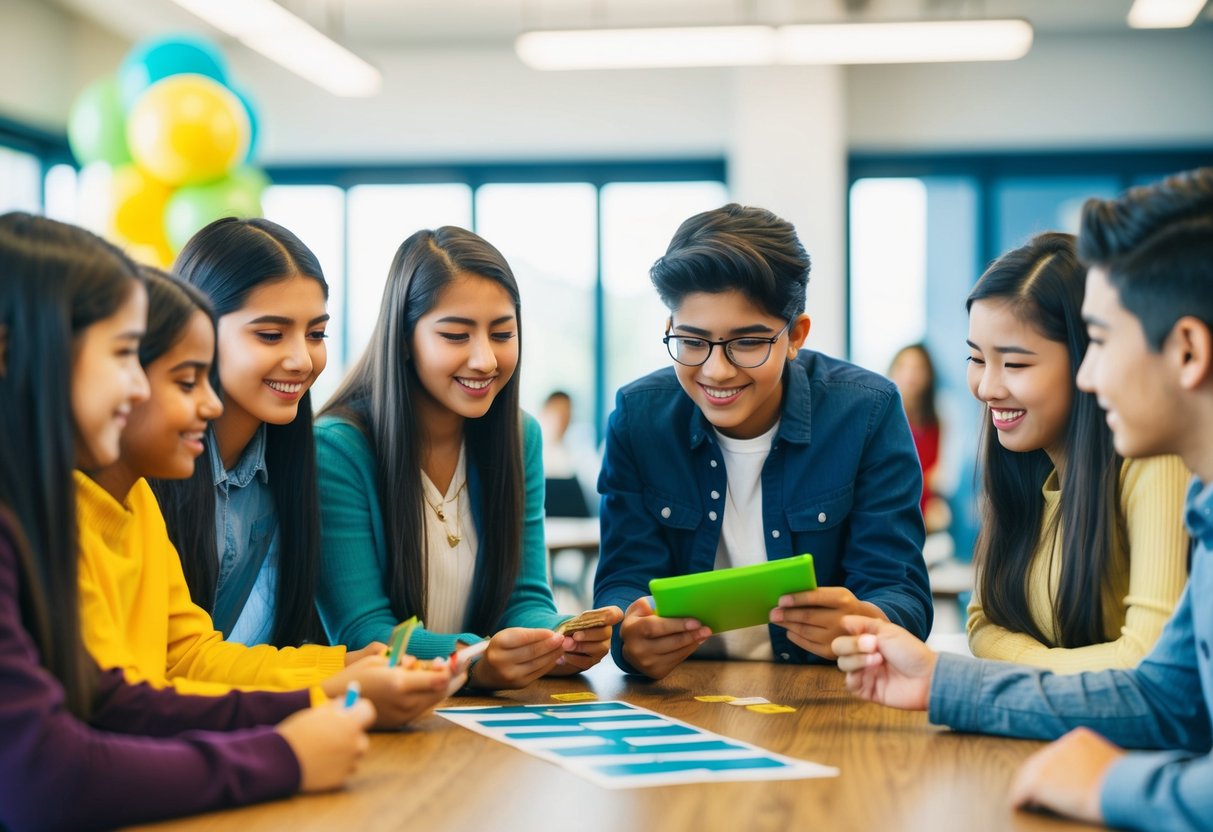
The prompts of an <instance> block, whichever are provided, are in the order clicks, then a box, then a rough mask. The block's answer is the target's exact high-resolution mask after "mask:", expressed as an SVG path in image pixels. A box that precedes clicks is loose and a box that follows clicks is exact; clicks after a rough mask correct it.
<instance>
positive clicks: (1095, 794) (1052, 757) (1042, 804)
mask: <svg viewBox="0 0 1213 832" xmlns="http://www.w3.org/2000/svg"><path fill="white" fill-rule="evenodd" d="M1124 754H1125V752H1124V751H1122V750H1121V749H1120V748H1118V747H1117V746H1115V745H1113V744H1112V743H1110V742H1108V741H1107V740H1106V739H1104V738H1103V737H1101V736H1100V735H1099V734H1096V733H1095V732H1094V731H1091V730H1090V729H1087V728H1076V729H1074V730H1073V731H1071V732H1070V733H1068V734H1066V735H1065V736H1064V737H1062V738H1061V739H1059V740H1057V741H1056V742H1053V743H1050V744H1049V745H1046V746H1045V747H1044V748H1042V749H1041V750H1040V751H1037V752H1036V753H1035V754H1033V755H1032V756H1031V757H1029V758H1028V759H1027V760H1025V761H1024V764H1023V765H1022V766H1020V768H1019V772H1018V773H1017V774H1016V775H1015V780H1014V782H1013V783H1012V784H1011V805H1013V806H1015V807H1016V808H1017V809H1048V810H1050V811H1053V812H1057V813H1058V814H1061V815H1065V816H1066V817H1068V818H1077V819H1078V820H1085V821H1088V822H1090V823H1103V813H1102V812H1101V811H1100V808H1099V798H1100V793H1101V792H1102V790H1103V781H1104V778H1105V777H1106V776H1107V774H1108V769H1109V768H1111V767H1112V764H1113V763H1115V762H1116V761H1117V760H1119V759H1120V758H1121V757H1123V756H1124Z"/></svg>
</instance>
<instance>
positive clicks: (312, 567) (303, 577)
mask: <svg viewBox="0 0 1213 832" xmlns="http://www.w3.org/2000/svg"><path fill="white" fill-rule="evenodd" d="M173 270H174V272H176V274H177V275H178V276H179V277H180V278H181V279H182V280H185V281H187V282H188V283H190V284H192V285H194V286H196V287H197V288H198V289H200V290H201V291H202V292H204V293H205V294H206V296H207V297H209V298H210V301H211V303H212V304H213V306H214V313H215V317H216V319H218V318H222V317H223V316H224V315H227V314H229V313H231V312H235V311H236V310H238V309H240V308H241V307H242V306H243V305H244V303H245V302H246V300H247V299H248V296H249V294H250V293H251V292H252V291H253V290H254V289H257V288H258V287H260V286H263V285H266V284H269V283H276V282H278V281H280V280H284V279H286V278H289V277H295V276H302V277H308V278H311V279H312V280H315V281H316V282H318V283H319V284H320V286H321V288H322V289H323V290H324V297H325V299H326V300H327V298H328V292H329V290H328V283H327V282H325V279H324V272H323V271H322V270H321V268H320V262H319V261H318V260H317V259H316V256H315V255H314V254H312V252H311V250H309V249H308V247H307V246H305V245H304V244H303V243H302V242H300V240H299V238H298V237H296V236H295V235H294V234H292V233H291V232H290V231H287V230H286V229H285V228H283V227H282V226H280V225H278V224H277V223H273V222H270V221H269V220H264V219H251V220H238V219H234V218H231V217H229V218H227V219H221V220H216V221H215V222H213V223H211V224H210V225H208V226H207V227H206V228H203V229H202V230H201V231H199V232H198V233H197V234H195V235H194V236H193V237H192V238H191V239H190V241H189V242H188V243H186V244H185V248H183V249H182V250H181V254H179V255H178V257H177V262H176V263H175V264H174V267H173ZM218 351H219V352H222V348H221V347H220V349H219V350H218ZM218 363H219V362H216V364H215V368H214V369H213V370H212V375H211V383H212V386H214V388H215V390H216V391H218V392H219V394H220V396H222V387H221V385H220V384H219V374H218ZM207 444H208V447H207V449H206V450H205V451H204V452H203V454H202V456H200V457H198V462H197V463H196V464H195V466H194V475H193V476H192V477H190V478H189V479H187V480H157V481H154V482H152V490H153V491H155V493H156V498H157V499H158V500H159V501H160V507H161V510H162V511H163V512H164V519H165V521H166V522H167V524H168V531H169V537H170V538H172V541H173V544H174V545H175V546H176V547H177V551H178V552H179V553H180V555H181V563H182V567H183V568H184V571H185V579H186V582H187V583H188V584H189V587H190V595H191V596H192V597H193V600H194V603H196V604H198V605H199V606H201V607H203V608H204V609H206V610H207V611H213V610H214V606H215V584H216V581H217V572H218V563H219V552H218V542H217V541H216V540H215V485H214V481H213V478H212V474H211V453H212V451H211V449H210V447H209V446H210V444H211V443H207ZM265 466H266V469H267V471H268V473H269V486H270V492H271V493H272V494H273V497H274V508H275V510H276V511H277V514H278V541H279V547H278V556H279V559H280V560H279V569H278V590H277V597H276V602H277V603H276V609H275V614H274V628H273V635H272V637H271V640H272V642H273V643H274V644H275V645H277V646H278V647H286V646H291V645H296V644H301V643H303V642H305V641H319V640H322V639H323V633H324V631H323V629H322V628H321V626H320V619H319V617H318V616H317V614H316V580H317V576H318V574H319V568H320V521H319V516H320V498H319V495H318V493H317V490H316V444H315V438H314V437H313V435H312V394H311V391H310V390H309V391H308V392H307V393H305V394H304V396H303V398H302V399H300V401H299V413H298V415H297V416H296V417H295V419H294V421H292V422H290V423H289V424H286V425H266V432H265Z"/></svg>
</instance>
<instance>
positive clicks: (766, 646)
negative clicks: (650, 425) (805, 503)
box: [696, 422, 779, 661]
mask: <svg viewBox="0 0 1213 832" xmlns="http://www.w3.org/2000/svg"><path fill="white" fill-rule="evenodd" d="M778 431H779V422H776V423H775V425H774V427H772V428H771V429H770V430H768V431H767V432H766V433H764V434H762V435H761V436H756V437H754V438H753V439H733V438H731V437H728V436H724V435H723V434H721V433H720V432H719V431H714V432H715V433H716V441H717V442H719V443H720V452H721V455H722V456H723V457H724V470H725V475H726V476H727V478H728V486H727V487H726V489H725V495H724V518H723V519H722V520H721V524H720V543H718V544H717V546H716V563H715V565H714V567H713V568H715V569H728V568H729V567H732V566H749V565H751V564H755V563H766V562H767V547H766V536H765V534H764V530H763V525H762V466H763V464H765V463H766V461H767V456H769V455H770V453H771V444H772V443H773V442H774V441H775V434H776V433H777V432H778ZM696 655H697V656H700V657H702V658H729V659H744V660H747V661H774V659H775V654H774V653H773V652H772V650H771V634H770V631H769V630H768V629H767V625H766V624H759V625H757V626H755V627H744V628H742V629H740V630H730V631H729V632H727V633H720V634H719V635H713V636H712V637H711V638H709V639H708V640H707V641H706V642H704V643H703V646H701V647H700V648H699V649H698V650H697V651H696Z"/></svg>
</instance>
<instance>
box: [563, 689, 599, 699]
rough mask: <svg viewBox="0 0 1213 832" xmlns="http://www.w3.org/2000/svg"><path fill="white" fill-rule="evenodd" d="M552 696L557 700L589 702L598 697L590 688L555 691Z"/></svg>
mask: <svg viewBox="0 0 1213 832" xmlns="http://www.w3.org/2000/svg"><path fill="white" fill-rule="evenodd" d="M552 698H553V699H555V700H556V701H557V702H589V701H591V700H593V699H597V698H598V697H597V696H596V695H595V694H593V693H590V692H589V691H588V690H581V691H576V692H574V693H553V694H552Z"/></svg>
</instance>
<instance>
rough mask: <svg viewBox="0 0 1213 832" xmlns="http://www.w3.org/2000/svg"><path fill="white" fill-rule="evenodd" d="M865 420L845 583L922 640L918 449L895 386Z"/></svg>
mask: <svg viewBox="0 0 1213 832" xmlns="http://www.w3.org/2000/svg"><path fill="white" fill-rule="evenodd" d="M870 418H871V423H870V424H869V429H868V442H867V446H866V447H865V448H864V452H863V458H862V459H861V460H860V464H859V473H858V476H857V477H856V480H855V498H854V503H853V505H852V508H851V514H850V518H849V519H850V524H851V528H850V534H849V536H848V539H847V548H846V554H845V555H844V561H843V566H844V568H845V570H846V573H847V578H846V581H845V586H846V588H847V589H849V590H851V592H853V593H854V594H855V596H856V597H857V598H859V599H860V600H862V601H868V602H870V603H873V604H875V605H876V606H878V607H880V609H881V610H883V611H884V613H885V615H887V616H888V617H889V620H890V621H892V622H893V623H894V624H898V625H900V626H902V627H904V628H905V629H907V630H909V631H910V632H911V633H913V634H914V635H915V636H917V637H918V638H926V637H927V634H928V633H929V632H930V631H931V621H932V618H933V616H934V606H933V605H932V602H931V585H930V582H929V580H928V579H927V568H926V564H925V563H924V562H923V559H922V544H923V538H924V537H925V532H924V531H923V525H922V512H921V510H920V508H919V501H920V499H921V497H922V469H921V467H920V466H919V463H918V452H917V451H915V450H914V439H913V437H912V436H911V435H910V427H909V423H907V422H906V418H905V414H904V412H903V411H902V407H901V399H900V398H899V397H898V396H897V395H896V392H894V393H893V395H891V396H888V397H882V399H881V402H880V403H878V404H877V405H875V407H874V409H873V411H872V415H871V417H870Z"/></svg>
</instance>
